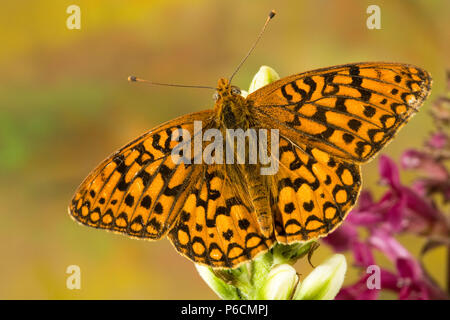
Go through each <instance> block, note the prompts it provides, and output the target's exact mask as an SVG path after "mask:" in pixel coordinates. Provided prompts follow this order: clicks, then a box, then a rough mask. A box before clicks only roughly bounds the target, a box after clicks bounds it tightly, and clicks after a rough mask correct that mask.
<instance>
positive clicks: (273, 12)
mask: <svg viewBox="0 0 450 320" xmlns="http://www.w3.org/2000/svg"><path fill="white" fill-rule="evenodd" d="M275 14H276V12H275V10H272V11H270V13H269V15H268V16H267V19H266V22H265V23H264V26H263V27H262V29H261V31H260V33H259V35H258V37H257V38H256V41H255V43H254V44H253V46H252V47H251V48H250V50H249V51H248V52H247V55H246V56H245V57H244V59H242V61H241V62H240V63H239V65H238V67H237V68H236V70H235V71H234V72H233V74H232V75H231V77H230V82H231V80H232V79H233V77H234V76H235V75H236V73H237V72H238V71H239V69H240V68H241V67H242V65H243V64H244V62H245V60H247V58H248V57H249V56H250V54H251V53H252V51H253V49H255V47H256V45H257V44H258V42H259V40H260V39H261V37H262V35H263V33H264V30H266V27H267V25H268V24H269V21H270V20H272V18H273V17H275Z"/></svg>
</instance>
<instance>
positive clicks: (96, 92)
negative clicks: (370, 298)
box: [0, 0, 450, 299]
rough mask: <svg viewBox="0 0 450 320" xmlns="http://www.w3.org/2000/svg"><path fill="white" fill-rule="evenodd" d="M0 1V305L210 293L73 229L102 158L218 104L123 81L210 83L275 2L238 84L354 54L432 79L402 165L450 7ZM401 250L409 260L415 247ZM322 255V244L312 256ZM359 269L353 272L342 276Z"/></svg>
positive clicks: (182, 273)
mask: <svg viewBox="0 0 450 320" xmlns="http://www.w3.org/2000/svg"><path fill="white" fill-rule="evenodd" d="M1 4H2V6H1V7H2V10H1V11H0V39H1V45H0V46H1V49H0V72H1V77H0V177H1V180H0V181H1V183H0V216H1V221H2V222H1V223H0V251H1V257H0V298H2V299H16V298H25V299H79V298H83V299H103V298H105V299H120V298H121V299H131V298H135V299H191V298H192V299H215V298H216V296H215V295H214V294H213V293H212V291H210V290H209V288H208V287H207V286H206V284H205V283H204V282H203V281H202V280H201V279H200V277H199V276H198V274H197V273H196V270H195V268H194V266H193V264H192V263H191V262H190V261H188V260H187V259H185V258H183V257H181V256H180V255H178V254H177V253H176V251H175V250H174V249H173V248H172V246H171V244H170V243H169V241H168V240H167V239H164V240H161V241H157V242H147V241H137V240H131V239H128V238H126V237H124V236H120V235H115V234H111V233H107V232H104V231H101V230H95V229H91V228H87V227H82V226H80V225H78V224H76V223H75V222H73V221H72V220H71V219H70V217H69V215H68V214H67V205H68V204H69V201H70V200H71V197H72V195H73V193H74V191H75V189H76V188H77V186H78V185H79V183H81V181H82V180H83V179H84V178H85V177H86V176H87V174H88V173H89V172H90V170H92V169H93V168H94V167H95V166H96V165H97V164H98V163H99V162H100V161H101V160H102V159H104V158H105V157H106V156H107V155H109V154H110V153H112V152H113V151H115V150H116V149H118V148H119V147H120V146H122V145H124V144H125V143H127V142H129V141H131V140H132V139H134V138H135V137H137V136H138V135H140V134H141V133H143V132H145V131H147V130H149V129H151V128H152V127H154V126H156V125H157V124H159V123H161V122H164V121H166V120H169V119H171V118H174V117H176V116H178V115H181V114H185V113H189V112H193V111H198V110H202V109H206V108H211V107H212V106H213V101H212V99H211V92H210V91H207V90H199V89H177V88H167V87H150V86H145V85H140V84H130V83H128V82H127V81H126V79H127V76H128V75H130V74H134V75H137V76H141V77H143V78H147V79H150V80H154V81H159V82H169V83H184V84H199V85H213V86H214V85H215V84H216V81H217V79H218V78H219V77H223V76H229V75H230V74H231V73H232V72H233V71H234V68H235V67H236V66H237V64H238V62H239V61H240V59H241V58H242V57H243V56H244V54H245V53H246V51H247V50H248V48H249V47H250V45H251V44H252V43H253V41H254V39H255V37H256V35H257V33H258V32H259V30H260V28H261V26H262V24H263V22H264V19H265V18H266V16H267V14H268V12H269V11H270V9H275V10H276V11H277V13H278V14H277V16H276V18H275V19H274V20H273V21H272V23H271V24H270V26H269V28H268V30H267V32H266V33H265V35H264V37H263V39H262V41H261V43H260V44H259V45H258V47H257V49H256V50H255V52H254V53H253V54H252V56H251V57H250V59H249V60H248V61H247V63H246V64H245V65H244V67H243V68H242V69H241V71H240V72H239V74H238V75H237V76H236V77H235V80H234V84H235V85H238V86H240V87H241V88H243V89H247V88H248V85H249V83H250V80H251V78H252V76H253V74H254V73H255V72H256V71H257V70H258V68H259V66H261V65H263V64H266V65H269V66H271V67H273V68H275V69H276V70H277V71H278V73H279V74H280V75H281V76H287V75H290V74H293V73H298V72H302V71H307V70H311V69H314V68H319V67H326V66H332V65H336V64H343V63H349V62H360V61H393V62H406V63H412V64H416V65H418V66H421V67H423V68H425V69H427V70H428V71H429V72H431V74H432V75H433V78H434V85H433V91H432V96H431V98H430V99H429V100H428V102H427V103H426V104H425V106H424V108H423V110H422V112H421V113H420V114H418V115H417V116H416V117H415V118H414V119H413V120H412V121H411V122H410V124H409V125H407V126H406V127H405V128H404V129H403V130H402V131H401V132H400V134H399V135H398V136H397V138H396V139H395V141H394V142H393V143H391V144H390V145H389V146H388V147H387V148H386V149H385V150H384V151H383V152H384V153H385V154H387V155H390V156H391V157H393V158H394V159H398V156H399V155H400V154H401V151H402V150H404V149H405V148H406V147H414V146H419V145H420V144H421V142H422V141H423V140H424V139H425V137H426V136H427V133H428V132H429V131H430V125H431V120H430V117H429V115H428V114H427V109H428V108H429V105H430V101H432V100H433V98H435V97H436V96H437V95H439V94H441V93H442V92H443V90H444V88H445V68H446V67H449V65H448V63H449V59H448V58H449V56H450V45H449V41H448V39H450V28H449V20H450V19H449V18H450V17H449V12H450V2H449V1H446V0H442V1H438V0H432V1H430V0H422V1H412V0H411V1H409V0H404V1H400V0H389V1H387V0H386V1H372V0H371V1H364V0H363V1H361V0H346V1H326V0H318V1H306V0H304V1H261V0H258V1H256V0H254V1H206V0H204V1H201V0H198V1H167V0H165V1H163V0H158V1H93V0H89V1H87V0H85V1H77V0H72V1H48V0H44V1H39V2H38V1H2V2H1ZM71 4H76V5H79V6H80V8H81V30H68V29H67V28H66V19H67V17H68V16H69V15H68V14H67V13H66V8H67V7H68V6H69V5H71ZM371 4H377V5H379V6H380V7H381V23H382V24H381V25H382V29H381V30H369V29H367V28H366V19H367V17H368V14H366V8H367V6H368V5H371ZM377 176H378V171H377V160H374V161H372V162H371V163H370V164H368V165H366V166H364V169H363V177H364V188H365V189H370V190H373V191H374V192H375V193H376V194H380V192H382V191H383V189H382V188H381V187H379V186H377ZM402 178H403V179H404V181H408V179H409V178H410V177H408V176H403V177H402ZM401 241H402V243H404V244H405V245H406V246H407V248H408V249H409V250H411V252H413V253H414V254H417V253H418V252H419V250H420V248H421V245H422V244H423V241H422V240H421V239H416V238H411V237H404V238H402V239H401ZM330 253H331V252H330V250H329V249H328V248H326V247H325V246H321V247H320V248H319V250H317V251H316V254H315V255H314V257H313V262H314V263H315V264H319V263H320V262H321V261H322V260H323V259H324V258H325V257H327V256H328V255H329V254H330ZM378 258H380V257H378ZM378 261H379V262H380V263H381V264H383V265H385V266H387V267H388V268H391V266H390V265H389V263H388V261H386V260H383V259H379V260H378ZM445 261H446V258H445V252H444V251H443V250H439V249H438V250H435V251H433V252H432V253H430V254H429V255H428V256H427V258H426V265H427V267H428V268H429V269H430V271H431V273H432V274H433V275H435V276H436V278H437V279H438V281H439V282H440V283H441V284H444V283H445V271H444V269H445ZM349 263H351V258H350V257H349ZM71 264H75V265H79V266H80V268H81V279H82V284H81V290H68V289H67V288H66V278H67V274H66V273H65V271H66V268H67V266H68V265H71ZM297 269H298V271H299V273H300V274H301V276H302V275H303V276H304V275H306V274H307V273H309V272H310V271H311V267H309V265H308V264H307V263H306V262H299V263H298V264H297ZM357 274H358V273H357V270H350V271H349V273H348V276H347V279H346V282H347V283H352V282H353V281H354V280H355V279H356V277H357ZM383 297H384V298H393V296H390V295H389V294H388V295H383Z"/></svg>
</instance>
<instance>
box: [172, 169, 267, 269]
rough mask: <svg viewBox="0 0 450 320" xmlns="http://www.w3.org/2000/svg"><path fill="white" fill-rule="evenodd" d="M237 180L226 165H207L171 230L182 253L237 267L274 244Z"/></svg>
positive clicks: (222, 265)
mask: <svg viewBox="0 0 450 320" xmlns="http://www.w3.org/2000/svg"><path fill="white" fill-rule="evenodd" d="M236 183H239V181H230V179H229V177H228V176H227V175H226V170H225V166H224V165H209V166H207V167H205V169H204V173H203V175H202V178H201V179H199V180H198V181H197V183H196V185H195V187H194V188H193V189H192V190H189V191H188V193H189V194H188V196H187V201H186V202H185V204H184V207H183V209H182V211H181V214H180V216H179V219H178V221H177V223H176V224H175V226H174V228H173V229H172V230H171V231H170V233H169V239H170V240H171V241H172V243H173V244H174V246H175V248H176V249H177V250H178V251H179V252H180V253H181V254H183V255H185V256H187V257H189V258H190V259H191V260H193V261H195V262H196V263H200V264H205V265H209V266H213V267H236V266H238V265H239V264H241V263H243V262H245V261H248V260H250V259H252V258H254V257H255V256H256V255H258V254H259V253H262V252H265V251H267V250H268V249H269V248H270V247H272V245H273V243H274V240H273V239H272V238H265V237H264V236H263V235H262V233H261V230H260V228H259V224H258V222H257V219H256V215H255V212H254V208H253V207H252V204H251V201H250V203H249V199H247V198H246V197H245V196H244V195H243V194H239V193H237V192H236V188H234V187H233V185H232V184H236Z"/></svg>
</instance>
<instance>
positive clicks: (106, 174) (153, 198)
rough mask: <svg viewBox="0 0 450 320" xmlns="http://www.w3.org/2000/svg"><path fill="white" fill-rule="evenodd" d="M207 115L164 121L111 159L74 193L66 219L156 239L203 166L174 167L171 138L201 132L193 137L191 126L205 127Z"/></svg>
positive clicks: (181, 164) (170, 223)
mask: <svg viewBox="0 0 450 320" xmlns="http://www.w3.org/2000/svg"><path fill="white" fill-rule="evenodd" d="M212 115H213V113H212V111H203V112H198V113H193V114H190V115H187V116H183V117H180V118H177V119H175V120H172V121H169V122H167V123H165V124H163V125H161V126H159V127H157V128H155V129H154V130H152V131H150V132H147V133H145V134H144V135H142V136H141V137H139V138H137V139H136V140H134V141H133V142H131V143H129V144H128V145H126V146H125V147H123V148H122V149H120V150H119V151H118V152H116V153H114V154H113V155H111V156H110V157H109V158H108V159H106V160H105V161H103V162H102V163H101V164H100V165H99V166H98V167H97V168H96V169H95V170H94V171H93V172H92V173H91V174H90V175H89V176H88V177H87V178H86V179H85V180H84V181H83V183H82V184H81V185H80V187H79V188H78V190H77V192H76V194H75V196H74V198H73V200H72V202H71V204H70V206H69V212H70V214H71V216H72V217H73V218H74V219H75V220H77V221H78V222H80V223H82V224H85V225H88V226H91V227H95V228H101V229H107V230H111V231H116V232H120V233H123V234H127V235H129V236H133V237H139V238H148V239H159V238H161V237H162V236H163V235H164V234H166V233H167V232H168V230H169V229H170V228H171V226H173V224H174V223H175V221H176V219H177V218H178V213H179V211H180V208H181V206H182V205H183V204H184V201H185V197H186V193H185V192H184V190H185V189H187V188H189V187H190V185H191V184H192V183H193V181H195V180H196V179H198V178H199V176H200V173H201V170H202V167H203V165H194V164H192V163H193V161H191V164H189V163H187V162H186V161H178V163H176V162H174V161H173V158H172V156H171V152H172V150H173V148H174V147H175V146H176V145H177V144H178V143H181V142H179V141H177V140H173V138H174V137H177V136H178V137H180V136H181V132H180V129H185V130H187V131H188V132H189V133H190V136H191V139H193V137H194V135H195V134H200V133H201V132H196V133H194V124H193V122H194V121H195V120H198V121H203V123H209V122H210V121H211V117H212ZM175 131H177V135H174V136H172V133H173V132H175ZM184 142H186V143H189V142H190V141H188V140H186V141H184ZM192 145H193V144H192ZM193 157H194V153H193V152H191V160H192V158H193ZM185 162H186V163H185Z"/></svg>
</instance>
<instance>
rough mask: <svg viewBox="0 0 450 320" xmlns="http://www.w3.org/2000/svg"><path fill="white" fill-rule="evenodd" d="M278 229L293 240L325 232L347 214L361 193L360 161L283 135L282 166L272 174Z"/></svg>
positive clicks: (283, 238)
mask: <svg viewBox="0 0 450 320" xmlns="http://www.w3.org/2000/svg"><path fill="white" fill-rule="evenodd" d="M272 179H273V183H272V185H273V187H272V190H273V191H272V194H273V195H272V197H273V198H274V204H273V210H272V212H273V214H274V220H275V233H276V239H277V241H278V242H283V243H292V242H297V241H306V240H310V239H315V238H318V237H321V236H324V235H326V234H328V233H329V232H331V231H332V230H334V229H335V228H336V227H337V226H338V225H339V224H340V223H341V221H342V220H343V219H344V218H345V216H346V215H347V213H348V212H349V210H350V209H351V208H352V206H353V205H354V204H355V202H356V199H357V197H358V194H359V191H360V187H361V178H360V170H359V165H357V164H352V163H350V162H347V161H344V160H342V159H339V158H336V157H334V156H332V155H330V154H328V153H326V152H324V151H322V150H320V149H318V148H313V147H310V146H307V145H305V144H304V143H302V142H293V141H291V140H289V139H287V138H285V137H283V136H281V137H280V149H279V170H278V173H277V174H276V175H274V176H273V177H272Z"/></svg>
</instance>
